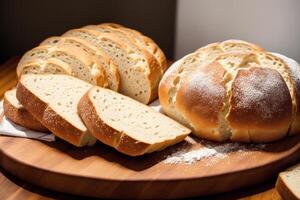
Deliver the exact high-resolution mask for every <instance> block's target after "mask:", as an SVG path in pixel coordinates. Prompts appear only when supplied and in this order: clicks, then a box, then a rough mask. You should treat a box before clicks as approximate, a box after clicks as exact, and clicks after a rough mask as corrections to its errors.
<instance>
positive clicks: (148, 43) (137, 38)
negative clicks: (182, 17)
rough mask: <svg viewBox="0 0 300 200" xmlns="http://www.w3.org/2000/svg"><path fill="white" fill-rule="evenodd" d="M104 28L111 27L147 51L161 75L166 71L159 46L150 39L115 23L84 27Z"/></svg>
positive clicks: (165, 62)
mask: <svg viewBox="0 0 300 200" xmlns="http://www.w3.org/2000/svg"><path fill="white" fill-rule="evenodd" d="M105 27H111V28H112V29H117V30H119V31H121V32H123V33H124V34H126V35H127V36H128V37H130V38H131V39H132V40H133V41H134V42H135V44H137V45H138V46H139V47H140V48H142V49H144V50H146V51H148V52H149V53H150V54H151V55H153V56H154V57H155V59H156V60H157V62H158V63H159V65H160V69H161V71H162V73H163V72H164V71H165V70H166V69H167V59H166V57H165V54H164V53H163V51H162V50H161V49H160V48H159V46H158V45H157V44H156V43H155V42H154V41H153V40H152V39H150V38H149V37H147V36H144V35H143V34H142V33H140V32H138V31H136V30H134V29H130V28H127V27H124V26H121V25H119V24H115V23H103V24H99V25H98V26H95V25H90V26H85V27H84V28H87V29H92V30H95V29H96V30H97V28H105Z"/></svg>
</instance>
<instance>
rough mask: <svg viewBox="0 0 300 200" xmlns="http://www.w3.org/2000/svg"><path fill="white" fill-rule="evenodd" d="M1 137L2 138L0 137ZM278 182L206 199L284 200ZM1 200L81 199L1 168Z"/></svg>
mask: <svg viewBox="0 0 300 200" xmlns="http://www.w3.org/2000/svg"><path fill="white" fill-rule="evenodd" d="M18 61H19V57H14V58H11V59H10V60H8V61H7V62H5V63H4V64H2V65H0V99H2V97H3V94H4V92H5V91H6V90H8V89H10V88H12V87H14V86H15V85H16V83H17V78H16V73H15V67H16V64H17V63H18ZM0 137H1V136H0ZM0 158H1V157H0ZM275 181H276V180H271V181H268V182H266V183H265V184H262V185H258V186H254V187H251V188H245V189H241V190H238V191H233V192H229V193H225V194H219V195H214V196H210V197H205V199H245V200H269V199H271V200H279V199H282V198H281V197H280V195H279V194H278V192H277V191H276V189H275V188H274V185H275ZM0 188H1V189H0V199H32V200H33V199H79V198H80V197H76V196H73V195H68V194H63V193H59V192H54V191H50V190H46V189H43V188H40V187H38V186H34V185H32V184H30V183H27V182H24V181H22V180H20V179H18V178H17V177H14V176H12V175H10V174H9V173H7V172H6V171H5V170H3V169H2V168H1V167H0Z"/></svg>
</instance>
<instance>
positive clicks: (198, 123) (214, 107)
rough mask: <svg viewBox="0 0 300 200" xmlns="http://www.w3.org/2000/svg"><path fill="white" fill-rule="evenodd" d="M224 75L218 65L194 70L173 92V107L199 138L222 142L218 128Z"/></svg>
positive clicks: (215, 63)
mask: <svg viewBox="0 0 300 200" xmlns="http://www.w3.org/2000/svg"><path fill="white" fill-rule="evenodd" d="M225 73H226V70H225V69H224V68H223V67H222V65H220V64H219V63H217V62H213V63H211V64H209V65H206V66H203V67H202V68H198V69H197V70H196V71H194V76H189V80H188V81H186V82H185V83H184V84H183V85H182V86H181V87H180V88H179V90H178V92H177V96H176V108H177V109H178V111H179V112H181V113H182V115H183V116H184V117H185V119H186V120H188V121H189V122H190V124H191V126H192V127H193V129H194V130H195V133H196V134H197V135H198V136H200V137H203V138H207V139H214V140H222V136H220V134H219V133H218V128H219V114H220V112H221V110H222V107H223V103H224V100H225V96H226V89H225V82H224V80H223V76H224V74H225Z"/></svg>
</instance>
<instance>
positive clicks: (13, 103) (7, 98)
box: [3, 89, 48, 132]
mask: <svg viewBox="0 0 300 200" xmlns="http://www.w3.org/2000/svg"><path fill="white" fill-rule="evenodd" d="M3 110H4V115H5V116H6V117H7V118H8V119H9V120H11V121H12V122H14V123H16V124H18V125H20V126H23V127H25V128H28V129H32V130H35V131H42V132H46V131H48V130H47V128H45V127H44V126H43V125H42V124H41V123H40V122H39V121H38V120H36V119H35V118H34V117H33V116H32V115H31V114H30V113H29V112H28V111H27V110H26V109H25V108H24V107H23V106H22V105H21V104H20V102H19V101H18V100H17V98H16V89H12V90H8V91H6V92H5V94H4V98H3Z"/></svg>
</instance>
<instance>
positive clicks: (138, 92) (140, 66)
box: [63, 29, 160, 104]
mask: <svg viewBox="0 0 300 200" xmlns="http://www.w3.org/2000/svg"><path fill="white" fill-rule="evenodd" d="M63 36H72V37H77V38H80V39H83V40H85V41H87V42H89V43H90V44H93V45H95V46H97V48H99V49H100V50H102V51H104V52H105V53H106V54H107V55H108V56H109V57H110V58H111V59H112V60H113V61H114V63H115V64H116V65H117V68H118V71H119V73H120V76H121V88H120V92H121V93H122V94H125V95H127V96H129V97H132V98H134V99H136V100H138V101H140V102H142V103H144V104H148V103H149V102H151V101H152V100H154V99H155V98H156V97H157V84H158V82H157V81H158V80H159V79H158V78H157V77H160V72H159V71H157V70H156V71H155V73H154V72H153V71H151V70H150V69H149V67H147V65H148V63H149V62H148V61H149V60H148V61H146V59H142V58H141V56H139V55H137V54H136V52H135V51H133V50H132V49H131V48H129V47H128V45H125V44H124V43H123V42H122V41H120V40H119V39H118V38H116V37H114V36H112V34H104V33H103V34H99V32H97V31H94V30H89V29H74V30H70V31H68V32H66V33H65V34H64V35H63ZM154 83H155V84H154Z"/></svg>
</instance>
